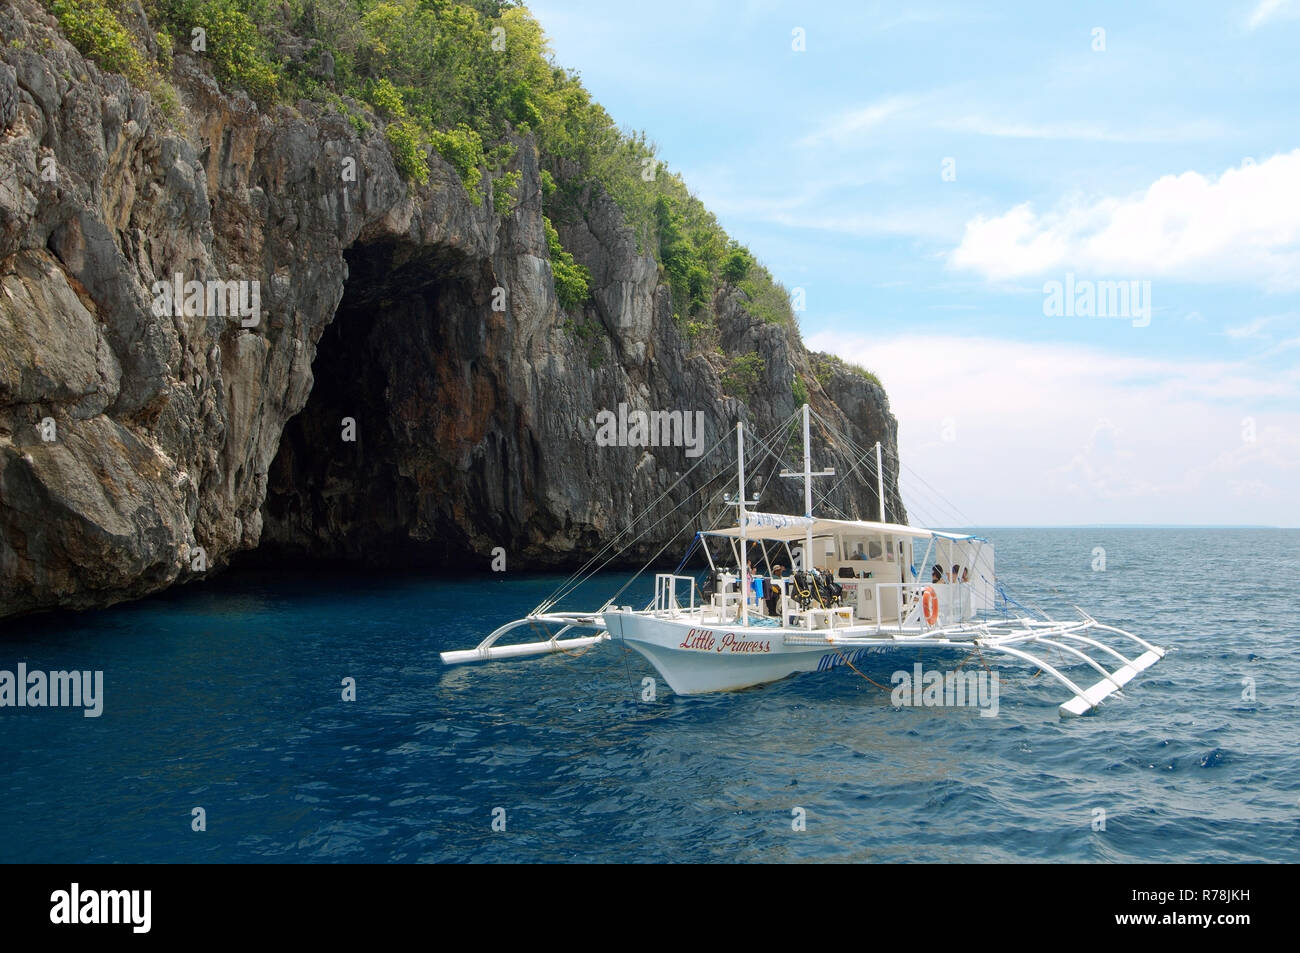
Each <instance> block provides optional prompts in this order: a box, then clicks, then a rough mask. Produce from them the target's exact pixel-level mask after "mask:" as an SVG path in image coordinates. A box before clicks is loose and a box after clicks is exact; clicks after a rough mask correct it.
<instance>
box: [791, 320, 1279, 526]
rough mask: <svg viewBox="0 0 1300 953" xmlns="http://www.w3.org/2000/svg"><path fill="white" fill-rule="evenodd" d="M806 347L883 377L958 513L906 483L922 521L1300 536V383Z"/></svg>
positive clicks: (935, 345)
mask: <svg viewBox="0 0 1300 953" xmlns="http://www.w3.org/2000/svg"><path fill="white" fill-rule="evenodd" d="M1134 333H1143V332H1140V331H1135V332H1134ZM808 344H809V346H810V347H812V348H814V349H817V350H828V351H832V352H834V353H836V354H839V355H840V356H842V357H844V358H845V359H846V360H851V361H855V362H857V363H859V364H862V365H863V366H865V367H868V368H870V369H871V370H872V371H874V372H875V373H876V374H877V375H878V376H879V377H880V379H881V381H882V382H883V384H884V386H885V389H886V391H887V392H888V394H889V399H890V405H891V407H892V409H893V412H894V414H895V415H896V416H897V417H898V421H899V445H900V454H901V456H902V459H903V463H904V464H905V465H907V466H909V467H911V468H912V469H914V470H916V471H917V472H918V473H919V474H921V476H922V477H923V478H924V479H925V480H926V481H927V482H928V483H929V484H931V485H932V486H933V487H935V488H937V489H938V490H940V491H941V492H942V493H943V495H944V496H945V497H946V498H947V499H948V500H950V501H951V506H950V507H945V506H943V505H941V504H940V503H939V502H938V501H937V500H936V499H935V498H934V497H933V495H932V494H931V493H930V492H929V491H928V490H927V489H926V488H925V487H924V486H923V485H922V484H920V483H919V482H917V481H915V480H911V481H909V479H908V475H907V473H906V471H905V472H904V477H903V480H902V490H903V494H904V501H905V502H907V503H909V505H910V507H911V509H912V513H911V515H912V517H913V519H915V520H917V521H918V522H932V523H935V524H948V525H951V524H954V523H957V522H963V521H964V520H960V519H958V518H957V516H955V515H954V513H953V510H954V509H955V510H958V511H960V514H962V515H964V516H965V517H966V519H967V520H970V521H973V522H975V523H977V524H983V525H998V524H1001V525H1007V524H1013V525H1014V524H1063V523H1064V524H1082V523H1264V524H1273V525H1290V526H1297V525H1300V500H1297V498H1296V496H1295V492H1294V488H1295V486H1297V485H1300V412H1297V411H1295V410H1293V409H1291V408H1294V407H1300V369H1292V370H1289V371H1284V372H1280V373H1279V372H1277V371H1276V370H1275V371H1274V372H1273V373H1268V374H1265V373H1261V372H1260V371H1259V369H1258V368H1257V367H1255V366H1253V365H1251V364H1248V363H1240V362H1229V361H1206V360H1200V361H1174V360H1161V359H1153V358H1145V357H1126V356H1117V355H1115V354H1110V353H1106V352H1103V351H1100V350H1094V349H1088V348H1080V347H1077V346H1066V345H1060V344H1043V343H1028V342H1019V341H1008V340H1000V339H993V338H982V337H966V338H954V337H944V336H939V335H906V336H901V337H895V338H889V339H884V340H868V339H865V338H846V337H845V336H844V335H843V334H840V333H834V334H832V333H823V334H818V335H813V336H811V337H810V339H809V342H808ZM1247 418H1249V419H1250V420H1251V421H1252V424H1251V427H1250V428H1247V426H1246V420H1247ZM1248 429H1253V431H1254V437H1255V439H1254V440H1253V441H1249V440H1247V439H1245V436H1246V433H1247V430H1248ZM945 431H947V432H946V433H945ZM945 437H949V438H955V439H945Z"/></svg>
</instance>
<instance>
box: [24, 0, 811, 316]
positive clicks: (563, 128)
mask: <svg viewBox="0 0 1300 953" xmlns="http://www.w3.org/2000/svg"><path fill="white" fill-rule="evenodd" d="M46 3H47V5H48V6H49V7H50V9H51V10H52V11H53V12H54V13H55V15H56V16H58V17H59V20H60V23H61V24H62V25H63V29H64V32H65V33H66V34H67V35H68V37H69V39H71V40H72V42H73V43H74V44H76V45H77V47H78V48H79V49H80V50H81V51H82V52H83V53H84V54H86V55H87V56H89V57H90V58H92V59H94V60H96V61H97V62H98V63H99V64H100V66H101V67H103V68H105V69H108V70H112V71H115V72H120V73H123V74H124V75H126V76H128V77H130V78H132V79H134V80H137V81H143V80H144V78H145V77H146V76H147V75H149V74H151V73H158V72H159V71H160V70H165V69H166V67H167V65H168V64H169V63H170V58H171V55H172V48H171V47H170V46H169V44H174V48H175V50H176V51H177V52H186V53H193V54H194V55H198V56H203V57H206V58H207V59H208V60H209V61H210V62H211V64H212V69H213V72H214V73H215V74H216V76H217V78H218V79H219V80H220V81H221V82H222V83H223V84H225V85H227V86H233V87H238V88H242V89H244V90H246V91H247V92H248V94H249V95H250V96H252V97H253V98H254V99H255V100H257V101H258V102H259V103H262V104H263V105H267V104H269V103H271V102H275V101H281V102H289V103H292V102H295V101H297V100H299V99H310V100H316V101H319V102H322V103H328V104H330V105H332V106H333V107H334V108H336V109H338V110H339V111H340V112H342V113H344V114H345V115H346V116H347V117H348V119H349V120H350V121H351V122H352V124H353V125H354V126H355V127H356V128H357V130H358V132H362V131H364V129H365V127H366V125H367V124H366V122H365V119H364V117H363V116H362V115H361V111H359V110H358V109H357V108H355V107H354V106H352V105H349V103H354V104H355V103H365V104H366V105H367V106H368V107H369V108H370V109H371V110H373V111H374V112H375V113H376V114H377V115H379V116H381V117H382V118H383V119H384V121H385V122H386V126H385V129H384V134H385V137H386V138H387V140H388V142H389V144H390V147H391V148H392V150H393V157H394V161H395V163H396V165H397V167H398V169H399V171H401V173H402V174H403V175H404V176H405V177H406V178H407V179H408V180H409V181H411V182H413V183H415V184H417V185H419V184H423V183H425V182H426V181H427V180H428V174H429V165H428V163H429V160H430V155H431V154H432V153H434V152H436V153H437V154H438V155H440V156H442V157H443V158H444V159H445V160H446V161H447V162H449V163H450V164H451V165H452V166H453V167H454V168H455V169H456V171H457V173H458V174H459V175H460V178H461V181H462V182H463V183H464V185H465V188H466V191H467V192H468V194H469V195H470V197H471V199H473V200H474V201H475V202H480V201H482V200H483V197H484V194H485V192H486V188H485V185H486V184H487V182H489V181H490V182H491V183H492V188H491V192H492V196H493V205H494V208H495V210H496V211H497V212H498V213H499V214H503V215H504V214H507V213H508V212H509V211H510V209H511V208H512V207H513V202H514V200H515V199H514V195H513V193H514V191H515V189H516V187H517V185H518V182H519V177H518V172H517V170H510V169H508V168H507V166H508V163H509V161H510V158H511V157H512V156H513V151H514V150H513V146H511V145H510V136H511V135H512V134H518V133H527V132H531V133H532V134H533V135H534V136H535V137H536V140H537V144H538V147H539V149H540V152H541V160H542V166H543V170H544V196H543V201H544V205H545V208H546V213H547V216H548V217H549V219H550V220H551V221H553V222H555V223H557V224H558V225H559V226H560V227H561V229H562V228H563V226H564V225H565V224H568V223H571V222H576V221H578V220H579V218H580V217H581V215H582V209H581V202H582V201H584V196H585V195H586V194H587V193H588V191H589V188H590V186H591V185H592V184H593V183H597V184H599V186H600V187H601V188H603V189H604V191H605V192H606V193H607V194H608V195H609V196H610V197H611V198H612V199H613V200H614V201H615V202H616V203H617V204H618V206H619V207H620V209H621V210H622V212H623V215H624V217H625V219H626V221H627V222H628V224H629V225H630V226H631V227H632V229H633V230H634V232H635V234H636V237H637V241H638V243H639V245H640V247H641V248H642V249H648V250H649V251H650V252H651V253H653V254H654V255H655V256H656V258H657V259H658V261H659V262H660V264H661V265H662V268H663V276H664V279H665V281H666V282H667V283H668V284H669V286H670V287H671V289H672V298H673V311H674V314H675V316H676V317H677V319H678V320H679V321H681V322H682V323H683V325H689V327H690V328H691V329H693V330H694V331H695V332H698V330H699V328H700V327H701V325H702V324H707V323H708V322H711V321H712V320H713V313H714V308H713V303H714V299H715V296H716V295H718V294H719V293H720V292H723V291H726V292H728V293H731V294H735V295H736V296H737V300H738V302H739V304H740V306H741V307H742V308H743V309H744V310H745V311H746V312H748V313H749V314H750V315H751V316H752V317H754V318H755V319H757V320H760V321H766V322H777V323H784V324H789V325H793V323H794V316H793V312H792V310H791V306H790V297H789V295H788V294H787V293H786V290H785V289H784V288H783V287H781V285H780V284H778V283H777V282H776V281H775V280H774V279H773V277H772V275H771V273H770V272H768V271H767V269H765V268H763V267H762V266H760V265H758V264H756V263H755V261H754V258H753V256H752V255H751V254H750V253H749V251H748V250H747V249H745V248H743V247H742V246H740V245H738V244H736V243H735V242H734V241H732V240H731V239H730V238H729V237H728V236H727V234H726V232H725V231H723V229H722V227H721V226H720V225H719V224H718V222H717V219H716V218H715V217H714V216H713V214H712V213H710V212H709V211H708V209H706V208H705V207H704V206H703V204H701V203H700V202H699V200H698V199H696V198H695V197H694V196H693V195H691V193H690V191H689V190H688V189H687V187H686V184H685V183H684V182H683V181H682V179H681V177H680V176H679V175H677V174H676V173H673V172H671V171H669V170H668V169H666V168H665V167H664V165H663V163H662V162H661V161H660V160H659V158H658V157H657V156H656V154H655V147H654V145H653V144H652V143H651V142H649V141H648V140H647V139H646V137H645V135H644V133H634V132H628V131H624V130H622V129H620V128H619V127H618V126H617V124H616V123H615V122H614V120H613V119H612V118H611V117H610V116H609V114H608V113H607V112H606V111H605V110H604V108H603V107H601V105H600V104H599V103H597V102H594V101H593V100H592V98H591V96H590V95H589V94H588V92H587V90H586V89H585V88H584V87H583V85H582V83H581V82H580V80H579V78H578V76H577V74H575V73H573V72H571V71H569V70H567V69H565V68H563V67H561V66H559V65H558V64H556V63H555V61H554V59H553V57H552V55H551V52H550V49H549V47H548V45H547V41H546V37H545V34H544V33H543V32H542V28H541V26H540V25H539V24H538V22H537V21H536V20H535V19H534V18H533V17H532V15H531V14H530V13H529V12H528V10H527V9H526V8H524V7H522V6H519V5H515V4H514V3H511V2H508V0H504V2H503V0H462V2H454V0H143V7H144V10H145V12H146V14H147V15H148V17H149V20H150V22H151V24H152V26H151V27H150V28H151V29H157V30H159V31H161V32H160V33H159V34H158V38H160V39H161V40H163V41H164V42H161V43H160V42H158V40H154V41H153V42H146V38H145V37H143V36H133V35H132V34H131V32H130V30H129V29H128V27H127V26H124V24H130V23H131V22H132V18H131V17H130V16H129V15H128V14H129V10H128V9H127V8H128V4H127V2H126V0H46ZM150 49H153V50H155V51H156V53H155V54H150V53H149V50H150ZM548 241H549V244H550V245H551V248H552V258H553V270H554V271H555V273H556V282H557V291H558V292H559V295H560V299H561V301H562V302H565V307H579V306H580V305H581V302H582V301H585V300H586V298H587V290H586V279H585V278H584V276H583V275H581V274H579V273H577V272H575V271H573V267H572V265H571V263H570V262H571V256H570V261H564V260H563V259H556V258H555V251H554V249H555V248H557V247H559V240H558V233H557V237H556V238H555V239H554V240H551V238H550V235H548ZM587 277H589V276H587ZM562 283H563V285H564V287H561V284H562ZM692 336H695V335H694V334H692Z"/></svg>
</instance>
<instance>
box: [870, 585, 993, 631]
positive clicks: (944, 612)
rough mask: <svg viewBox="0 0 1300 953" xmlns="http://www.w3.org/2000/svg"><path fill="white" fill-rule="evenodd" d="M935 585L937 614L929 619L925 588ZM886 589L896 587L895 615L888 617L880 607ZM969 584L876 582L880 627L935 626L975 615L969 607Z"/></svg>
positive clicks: (878, 622)
mask: <svg viewBox="0 0 1300 953" xmlns="http://www.w3.org/2000/svg"><path fill="white" fill-rule="evenodd" d="M927 589H933V590H934V593H935V596H936V597H937V599H938V610H939V613H938V617H937V618H936V620H935V621H934V622H933V623H930V622H929V621H928V620H927V619H926V617H925V604H924V595H925V590H927ZM886 590H892V591H893V596H894V598H893V604H894V616H893V618H892V619H888V620H887V619H885V618H884V617H883V612H882V611H881V607H882V606H884V605H885V604H886V603H885V602H884V601H883V600H882V598H881V597H882V595H883V594H884V592H885V591H886ZM970 604H971V598H970V584H969V583H964V582H954V583H944V582H937V583H926V582H878V583H876V609H877V612H880V613H881V615H880V617H878V618H877V620H876V623H877V627H878V628H880V629H897V630H898V631H900V632H901V631H904V630H916V629H927V628H933V627H935V626H945V625H955V624H956V623H958V622H964V621H967V620H968V619H970V618H972V617H973V614H972V613H971V611H970Z"/></svg>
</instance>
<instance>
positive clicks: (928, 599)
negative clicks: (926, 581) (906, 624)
mask: <svg viewBox="0 0 1300 953" xmlns="http://www.w3.org/2000/svg"><path fill="white" fill-rule="evenodd" d="M921 611H922V612H924V613H925V621H926V622H928V623H930V625H934V624H935V623H936V622H938V621H939V594H938V593H937V592H935V591H934V586H926V587H925V588H924V589H922V590H921Z"/></svg>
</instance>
